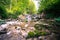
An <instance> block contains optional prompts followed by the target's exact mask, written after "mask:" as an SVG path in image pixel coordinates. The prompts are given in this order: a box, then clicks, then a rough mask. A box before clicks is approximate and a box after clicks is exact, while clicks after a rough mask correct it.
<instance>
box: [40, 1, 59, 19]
mask: <svg viewBox="0 0 60 40" xmlns="http://www.w3.org/2000/svg"><path fill="white" fill-rule="evenodd" d="M44 11H45V13H46V14H47V15H46V17H47V18H55V17H59V16H60V0H41V2H40V7H39V13H40V12H44Z"/></svg>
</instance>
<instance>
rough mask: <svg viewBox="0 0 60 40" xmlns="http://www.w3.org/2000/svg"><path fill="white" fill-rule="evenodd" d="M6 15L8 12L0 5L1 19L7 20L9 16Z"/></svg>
mask: <svg viewBox="0 0 60 40" xmlns="http://www.w3.org/2000/svg"><path fill="white" fill-rule="evenodd" d="M6 13H7V12H6V10H5V8H4V7H3V6H1V5H0V18H1V19H5V18H7V14H6Z"/></svg>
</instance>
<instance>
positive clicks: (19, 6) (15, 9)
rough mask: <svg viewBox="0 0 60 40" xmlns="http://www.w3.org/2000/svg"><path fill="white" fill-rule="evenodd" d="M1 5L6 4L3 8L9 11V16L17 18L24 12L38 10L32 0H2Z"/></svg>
mask: <svg viewBox="0 0 60 40" xmlns="http://www.w3.org/2000/svg"><path fill="white" fill-rule="evenodd" d="M0 5H1V6H4V8H3V9H4V10H5V11H7V13H6V14H7V15H8V18H17V16H19V15H20V14H22V13H23V14H25V13H35V11H36V10H35V5H34V3H33V2H32V1H31V0H1V1H0ZM9 15H10V16H9ZM4 17H5V16H4Z"/></svg>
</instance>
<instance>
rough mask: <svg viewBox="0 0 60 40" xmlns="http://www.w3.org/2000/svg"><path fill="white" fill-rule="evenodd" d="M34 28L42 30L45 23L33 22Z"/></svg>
mask: <svg viewBox="0 0 60 40" xmlns="http://www.w3.org/2000/svg"><path fill="white" fill-rule="evenodd" d="M34 27H35V29H37V30H42V29H45V27H46V26H45V25H43V24H35V26H34Z"/></svg>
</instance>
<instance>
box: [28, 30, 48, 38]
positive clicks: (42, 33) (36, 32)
mask: <svg viewBox="0 0 60 40" xmlns="http://www.w3.org/2000/svg"><path fill="white" fill-rule="evenodd" d="M48 34H49V33H48V32H45V31H38V30H35V31H34V32H29V33H28V38H31V37H39V36H45V35H48Z"/></svg>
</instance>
